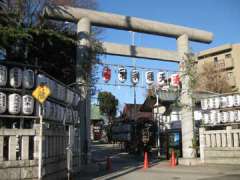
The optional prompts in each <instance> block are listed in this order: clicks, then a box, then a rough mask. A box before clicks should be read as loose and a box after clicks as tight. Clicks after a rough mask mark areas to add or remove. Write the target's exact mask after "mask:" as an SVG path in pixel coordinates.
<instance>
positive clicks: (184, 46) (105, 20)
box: [44, 6, 213, 159]
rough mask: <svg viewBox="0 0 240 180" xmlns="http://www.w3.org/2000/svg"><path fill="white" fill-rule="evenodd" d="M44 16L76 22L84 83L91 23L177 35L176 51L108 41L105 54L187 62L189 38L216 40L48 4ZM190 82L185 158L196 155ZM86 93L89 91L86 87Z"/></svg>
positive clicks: (79, 78)
mask: <svg viewBox="0 0 240 180" xmlns="http://www.w3.org/2000/svg"><path fill="white" fill-rule="evenodd" d="M44 16H45V17H46V18H50V19H55V20H60V21H69V22H74V23H77V33H78V38H79V45H78V49H77V60H76V63H77V64H76V82H81V83H85V81H86V80H85V79H84V78H83V74H82V73H81V63H82V62H83V59H82V53H84V49H86V47H89V46H90V42H89V39H88V37H89V35H90V32H91V26H100V27H107V28H113V29H121V30H127V31H135V32H140V33H147V34H153V35H158V36H165V37H170V38H175V39H176V41H177V51H167V50H160V49H152V48H143V47H136V46H128V45H120V44H114V43H109V42H103V48H104V49H105V52H104V53H105V54H110V55H119V56H127V57H136V58H146V59H152V60H159V61H171V62H177V63H182V62H183V63H184V62H185V61H186V60H187V57H186V54H187V53H189V41H195V42H201V43H210V42H211V41H212V39H213V34H212V33H210V32H207V31H203V30H198V29H193V28H188V27H183V26H177V25H173V24H166V23H161V22H156V21H150V20H145V19H140V18H136V17H130V16H123V15H118V14H112V13H105V12H98V11H94V10H87V9H81V8H74V7H69V6H57V7H54V8H50V7H47V8H46V9H45V10H44ZM180 71H181V72H182V71H184V69H180ZM188 82H189V79H188V77H184V78H183V79H182V92H181V98H180V101H181V103H182V104H184V105H186V106H187V107H185V106H184V107H183V108H182V110H181V115H182V148H183V149H182V150H183V158H185V159H189V158H190V159H191V158H194V153H193V149H192V148H191V147H192V139H193V127H194V124H193V117H192V108H189V107H192V103H193V102H192V98H191V95H190V94H189V93H188V92H189V86H188ZM83 92H86V89H85V91H83ZM82 104H83V105H84V106H82V108H83V107H90V98H89V95H85V96H83V99H82ZM85 105H86V106H85ZM87 109H88V110H86V109H85V112H86V113H81V121H82V122H81V125H82V127H81V137H82V138H83V139H82V142H81V143H82V144H85V145H86V142H88V143H89V129H90V128H89V114H90V112H89V109H90V108H87ZM83 149H85V153H86V152H89V151H88V150H87V149H86V147H85V148H84V147H83V148H82V150H83ZM83 153H84V152H83ZM88 155H90V154H88Z"/></svg>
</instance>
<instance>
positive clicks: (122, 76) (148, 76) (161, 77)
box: [102, 66, 180, 87]
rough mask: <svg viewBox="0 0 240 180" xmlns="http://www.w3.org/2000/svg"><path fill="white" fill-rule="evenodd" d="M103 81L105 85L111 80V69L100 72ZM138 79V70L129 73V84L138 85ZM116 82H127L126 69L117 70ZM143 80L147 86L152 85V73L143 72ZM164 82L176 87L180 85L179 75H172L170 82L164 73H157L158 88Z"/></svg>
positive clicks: (106, 68) (106, 67) (105, 68)
mask: <svg viewBox="0 0 240 180" xmlns="http://www.w3.org/2000/svg"><path fill="white" fill-rule="evenodd" d="M102 76H103V81H104V82H105V83H107V82H108V81H110V80H111V69H110V68H109V67H108V66H105V67H104V68H103V72H102ZM139 79H140V73H139V71H138V70H136V69H133V70H132V71H131V82H132V83H133V84H134V85H136V84H138V82H139ZM118 80H119V82H121V83H124V82H125V81H126V80H127V69H126V68H124V67H120V68H118ZM145 80H146V83H147V84H148V85H152V84H153V83H154V72H153V71H146V72H145ZM166 81H170V84H171V85H172V86H174V87H178V86H179V85H180V76H179V74H172V75H171V77H170V80H169V79H168V78H166V74H165V72H158V73H157V84H158V85H160V86H164V85H166Z"/></svg>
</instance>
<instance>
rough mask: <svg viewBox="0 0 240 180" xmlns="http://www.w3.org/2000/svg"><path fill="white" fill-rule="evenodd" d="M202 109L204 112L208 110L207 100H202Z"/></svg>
mask: <svg viewBox="0 0 240 180" xmlns="http://www.w3.org/2000/svg"><path fill="white" fill-rule="evenodd" d="M201 108H202V110H207V103H206V100H205V99H201Z"/></svg>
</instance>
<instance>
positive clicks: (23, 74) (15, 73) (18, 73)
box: [0, 65, 34, 89]
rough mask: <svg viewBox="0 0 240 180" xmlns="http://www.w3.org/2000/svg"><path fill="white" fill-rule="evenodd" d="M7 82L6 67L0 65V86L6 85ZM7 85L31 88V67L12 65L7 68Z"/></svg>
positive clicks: (32, 74) (32, 78)
mask: <svg viewBox="0 0 240 180" xmlns="http://www.w3.org/2000/svg"><path fill="white" fill-rule="evenodd" d="M7 82H8V69H7V67H6V66H3V65H0V86H6V85H7ZM9 85H10V87H13V88H20V87H21V86H23V88H26V89H32V88H33V87H34V72H33V70H31V69H24V70H22V69H21V68H18V67H13V68H11V69H10V70H9Z"/></svg>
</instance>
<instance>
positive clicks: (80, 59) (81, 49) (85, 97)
mask: <svg viewBox="0 0 240 180" xmlns="http://www.w3.org/2000/svg"><path fill="white" fill-rule="evenodd" d="M90 31H91V23H90V21H89V19H88V18H85V17H83V18H81V19H80V20H79V21H78V23H77V33H78V40H79V44H78V47H77V58H76V82H77V83H78V88H79V91H80V92H81V100H80V103H79V115H80V133H81V134H80V136H81V162H82V164H87V161H88V157H87V156H88V152H90V150H89V143H90V135H89V133H90V126H89V124H90V122H89V121H90V115H89V113H90V103H89V102H90V97H89V94H88V90H87V89H88V87H87V84H88V82H87V77H86V73H88V72H85V70H84V69H83V68H82V65H83V63H84V61H85V62H86V60H87V57H88V48H89V46H90V42H89V36H90ZM87 63H90V62H87Z"/></svg>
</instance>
